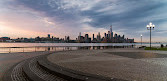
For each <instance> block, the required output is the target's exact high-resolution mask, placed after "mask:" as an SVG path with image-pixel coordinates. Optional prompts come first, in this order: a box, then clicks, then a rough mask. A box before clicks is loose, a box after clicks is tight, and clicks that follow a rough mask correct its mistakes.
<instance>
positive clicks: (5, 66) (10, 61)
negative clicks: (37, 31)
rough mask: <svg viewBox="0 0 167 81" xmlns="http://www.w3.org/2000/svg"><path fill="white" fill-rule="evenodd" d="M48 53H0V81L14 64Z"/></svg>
mask: <svg viewBox="0 0 167 81" xmlns="http://www.w3.org/2000/svg"><path fill="white" fill-rule="evenodd" d="M48 53H49V52H29V53H4V54H3V53H1V54H0V81H2V77H3V75H4V74H5V73H6V72H7V71H8V70H9V69H10V68H11V67H12V66H13V65H15V64H17V63H18V62H21V61H23V60H26V59H28V58H32V57H35V56H39V55H45V54H48Z"/></svg>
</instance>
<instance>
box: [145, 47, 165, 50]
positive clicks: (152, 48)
mask: <svg viewBox="0 0 167 81" xmlns="http://www.w3.org/2000/svg"><path fill="white" fill-rule="evenodd" d="M145 50H160V51H167V48H166V47H164V48H155V47H151V49H150V47H146V48H145Z"/></svg>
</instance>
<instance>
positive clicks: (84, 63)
mask: <svg viewBox="0 0 167 81" xmlns="http://www.w3.org/2000/svg"><path fill="white" fill-rule="evenodd" d="M47 59H48V60H49V61H50V62H52V63H54V64H56V65H59V66H62V67H64V68H68V69H72V70H75V71H79V72H83V73H89V74H94V75H100V76H105V77H110V78H111V79H112V78H117V79H123V80H129V81H166V80H167V52H165V51H146V50H141V49H136V48H123V49H121V48H120V49H104V50H77V51H67V52H60V53H54V54H51V55H49V56H48V57H47Z"/></svg>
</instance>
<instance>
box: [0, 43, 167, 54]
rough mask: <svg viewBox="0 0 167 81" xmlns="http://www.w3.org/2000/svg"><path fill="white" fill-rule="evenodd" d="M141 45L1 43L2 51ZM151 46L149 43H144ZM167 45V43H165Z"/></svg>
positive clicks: (155, 44) (157, 44)
mask: <svg viewBox="0 0 167 81" xmlns="http://www.w3.org/2000/svg"><path fill="white" fill-rule="evenodd" d="M132 45H133V46H134V47H139V46H141V43H0V53H12V52H33V51H63V50H78V49H90V50H91V49H106V48H112V47H119V46H120V47H124V46H125V47H126V46H132ZM142 45H143V46H149V43H143V44H142ZM164 45H165V46H166V44H164ZM152 46H154V47H160V43H153V44H152Z"/></svg>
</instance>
